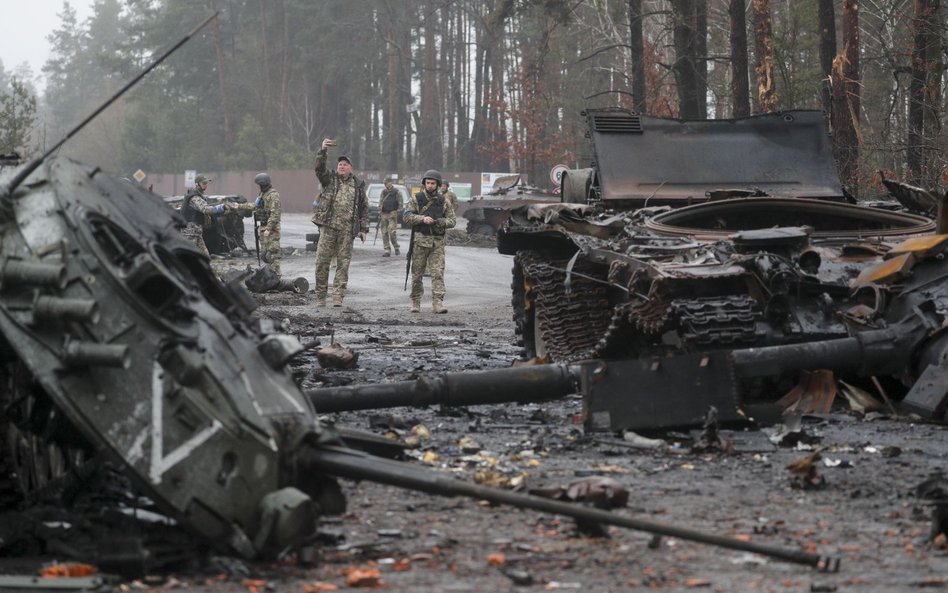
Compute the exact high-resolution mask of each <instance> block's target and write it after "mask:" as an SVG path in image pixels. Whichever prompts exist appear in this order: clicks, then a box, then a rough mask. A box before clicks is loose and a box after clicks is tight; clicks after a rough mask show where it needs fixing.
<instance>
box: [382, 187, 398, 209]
mask: <svg viewBox="0 0 948 593" xmlns="http://www.w3.org/2000/svg"><path fill="white" fill-rule="evenodd" d="M397 208H398V190H397V189H395V188H394V187H393V188H392V189H390V190H389V189H383V190H382V206H381V208H380V209H381V210H382V212H392V211H393V210H395V209H397Z"/></svg>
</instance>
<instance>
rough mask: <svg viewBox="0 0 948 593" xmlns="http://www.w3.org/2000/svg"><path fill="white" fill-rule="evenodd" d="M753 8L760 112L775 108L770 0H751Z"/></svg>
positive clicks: (775, 90)
mask: <svg viewBox="0 0 948 593" xmlns="http://www.w3.org/2000/svg"><path fill="white" fill-rule="evenodd" d="M751 7H752V8H753V10H754V48H755V52H754V53H755V54H756V55H757V66H756V67H755V68H754V72H755V73H756V75H757V109H758V112H760V113H769V112H772V111H776V110H777V88H776V86H774V80H775V79H774V33H773V22H772V21H771V18H770V0H751Z"/></svg>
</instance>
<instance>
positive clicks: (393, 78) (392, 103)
mask: <svg viewBox="0 0 948 593" xmlns="http://www.w3.org/2000/svg"><path fill="white" fill-rule="evenodd" d="M389 15H390V17H389V23H388V33H387V35H388V37H387V39H386V43H387V44H388V45H387V47H386V56H387V58H388V80H387V84H386V88H387V91H388V92H387V95H386V97H387V99H388V102H387V113H386V114H385V127H386V128H387V129H386V131H385V142H386V144H387V152H388V155H387V156H388V159H387V165H388V169H389V170H390V171H394V170H396V169H397V168H398V155H399V152H400V150H399V149H400V148H401V116H402V110H401V105H400V104H399V101H398V96H399V93H398V47H397V46H396V39H397V36H396V31H395V19H394V15H392V13H391V12H390V13H389Z"/></svg>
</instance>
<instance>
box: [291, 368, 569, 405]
mask: <svg viewBox="0 0 948 593" xmlns="http://www.w3.org/2000/svg"><path fill="white" fill-rule="evenodd" d="M576 381H577V374H576V371H575V369H574V368H573V367H571V366H569V365H560V364H551V365H530V366H522V367H512V368H505V369H496V370H490V371H477V372H469V373H443V374H441V375H436V376H433V377H420V378H418V379H417V380H415V381H401V382H398V383H383V384H376V385H355V386H344V387H327V388H322V389H311V390H308V391H307V392H306V395H307V397H309V399H310V401H312V402H313V406H314V407H315V408H316V411H317V412H320V413H329V412H344V411H354V410H370V409H377V408H393V407H398V406H414V407H422V406H430V405H433V404H442V405H447V406H470V405H480V404H499V403H510V402H538V401H547V400H551V399H557V398H560V397H563V396H565V395H568V394H570V393H575V392H576Z"/></svg>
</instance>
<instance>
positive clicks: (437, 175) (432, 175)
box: [421, 169, 441, 185]
mask: <svg viewBox="0 0 948 593" xmlns="http://www.w3.org/2000/svg"><path fill="white" fill-rule="evenodd" d="M425 179H434V180H435V181H437V182H438V185H441V172H440V171H436V170H434V169H428V170H427V171H425V174H424V175H423V176H422V178H421V184H422V185H424V184H425Z"/></svg>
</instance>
